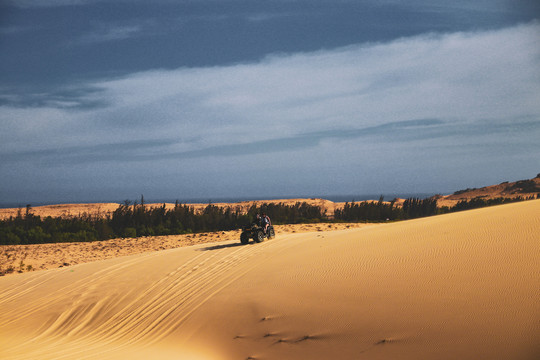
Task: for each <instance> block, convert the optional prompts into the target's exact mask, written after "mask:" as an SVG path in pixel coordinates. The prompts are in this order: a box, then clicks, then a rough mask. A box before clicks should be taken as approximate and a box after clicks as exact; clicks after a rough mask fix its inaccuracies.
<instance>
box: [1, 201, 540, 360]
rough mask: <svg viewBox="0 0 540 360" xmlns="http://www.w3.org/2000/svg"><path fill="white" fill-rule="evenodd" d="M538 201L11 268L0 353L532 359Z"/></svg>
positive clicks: (536, 326)
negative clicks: (44, 267)
mask: <svg viewBox="0 0 540 360" xmlns="http://www.w3.org/2000/svg"><path fill="white" fill-rule="evenodd" d="M539 213H540V201H539V200H536V201H529V202H522V203H514V204H508V205H503V206H497V207H491V208H484V209H478V210H472V211H466V212H460V213H454V214H447V215H443V216H438V217H430V218H423V219H416V220H411V221H406V222H400V223H392V224H384V225H378V226H366V227H363V228H359V229H349V230H341V231H334V232H318V231H317V232H308V233H289V234H284V235H282V236H278V237H277V238H276V239H273V240H270V241H266V242H263V243H261V244H250V245H246V246H241V245H239V244H238V242H237V241H226V242H220V243H211V244H199V245H194V246H189V247H183V248H177V249H170V250H165V251H160V252H151V253H144V254H137V255H132V256H125V257H120V258H114V259H108V260H103V261H97V262H91V263H86V264H80V265H76V266H71V267H67V268H60V269H53V270H48V271H40V272H33V273H26V274H21V275H16V276H7V277H3V278H0V306H1V308H2V312H0V358H2V359H119V358H134V359H147V358H160V359H179V358H181V359H199V360H200V359H217V360H220V359H534V358H537V357H536V355H539V354H540V347H539V344H540V335H539V334H540V322H539V319H540V306H539V300H538V299H539V298H540V288H539V286H538V284H539V283H540V281H539V280H540V264H539V262H538V259H539V258H540V243H539V242H538V235H539V234H540V217H538V215H537V214H539Z"/></svg>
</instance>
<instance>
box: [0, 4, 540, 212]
mask: <svg viewBox="0 0 540 360" xmlns="http://www.w3.org/2000/svg"><path fill="white" fill-rule="evenodd" d="M0 125H1V130H0V203H21V204H26V203H32V202H33V203H37V202H69V201H103V200H110V201H119V200H123V199H135V198H137V197H139V196H140V194H144V195H145V197H146V198H147V199H180V200H184V199H193V198H204V199H206V198H207V199H218V198H230V197H248V198H249V197H251V198H260V197H279V196H321V195H339V194H344V195H347V194H356V195H358V194H407V193H450V192H453V191H455V190H459V189H462V188H467V187H477V186H483V185H489V184H493V183H499V182H502V181H505V180H510V181H514V180H519V179H526V178H531V177H534V176H535V175H536V174H537V173H539V172H540V3H539V2H538V1H536V0H475V1H469V0H455V1H447V0H444V1H443V0H409V1H398V0H356V1H353V0H264V1H263V0H261V1H258V0H249V1H246V0H242V1H241V0H178V1H172V0H154V1H143V0H140V1H138V0H107V1H105V0H102V1H100V0H3V1H1V2H0Z"/></svg>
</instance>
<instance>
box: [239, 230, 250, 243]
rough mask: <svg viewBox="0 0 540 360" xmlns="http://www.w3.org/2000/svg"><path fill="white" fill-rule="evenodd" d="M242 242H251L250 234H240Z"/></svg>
mask: <svg viewBox="0 0 540 360" xmlns="http://www.w3.org/2000/svg"><path fill="white" fill-rule="evenodd" d="M240 242H241V243H242V244H244V245H246V244H247V243H249V236H248V234H246V233H242V234H241V235H240Z"/></svg>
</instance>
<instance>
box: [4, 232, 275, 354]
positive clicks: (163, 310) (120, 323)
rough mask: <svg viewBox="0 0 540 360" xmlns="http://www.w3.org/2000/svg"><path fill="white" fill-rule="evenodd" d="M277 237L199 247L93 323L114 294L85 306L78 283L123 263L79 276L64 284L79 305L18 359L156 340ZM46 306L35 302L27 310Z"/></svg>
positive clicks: (246, 269)
mask: <svg viewBox="0 0 540 360" xmlns="http://www.w3.org/2000/svg"><path fill="white" fill-rule="evenodd" d="M281 240H283V239H279V240H275V239H274V240H271V241H266V242H263V243H261V244H254V245H248V246H238V248H237V249H236V248H234V247H235V246H236V245H235V244H226V245H222V246H221V245H220V246H217V247H215V249H212V250H209V249H211V248H212V247H206V248H203V247H201V249H200V250H201V253H200V254H197V255H196V256H194V257H193V258H191V259H190V260H188V261H187V262H185V263H183V264H182V265H180V266H179V267H177V268H176V269H174V270H173V271H171V272H169V273H168V274H166V275H165V276H164V277H162V278H159V279H158V280H156V281H155V282H154V283H152V284H150V286H148V287H147V288H144V289H141V292H140V295H138V296H137V297H136V298H134V299H132V300H131V301H126V302H125V304H124V305H122V308H121V309H119V310H118V311H116V312H115V313H114V314H111V315H110V316H109V317H108V318H106V319H105V320H104V321H101V322H99V323H97V324H95V323H94V320H95V319H96V318H97V317H99V316H102V315H103V312H104V310H103V308H104V307H105V304H106V303H107V302H110V301H114V299H100V300H99V301H97V302H95V303H93V304H91V305H85V306H82V305H80V304H81V302H83V300H84V298H85V295H89V292H85V291H84V288H85V287H86V286H87V285H84V286H82V284H81V283H82V282H84V280H86V281H91V282H93V283H99V282H100V281H103V280H104V279H105V278H109V277H110V278H111V279H113V278H114V277H116V276H119V275H118V274H117V272H118V271H121V270H122V269H123V268H124V266H123V264H124V263H122V264H118V265H116V266H115V267H116V268H117V269H116V270H117V271H115V274H109V273H107V274H105V275H103V276H100V275H98V276H97V277H95V278H93V277H90V276H89V277H90V279H88V277H87V278H85V279H81V280H79V281H78V283H79V284H77V285H76V286H74V287H73V288H70V289H68V290H69V291H68V293H70V294H77V293H79V294H82V295H81V301H80V302H79V304H74V305H72V306H70V307H69V308H68V309H66V310H65V311H64V312H63V313H62V314H60V316H59V317H58V318H57V320H56V321H55V322H54V323H53V324H51V325H50V326H49V327H48V328H47V329H45V330H44V331H43V332H42V333H41V334H39V335H38V336H36V337H35V338H34V339H33V340H32V342H34V343H36V344H38V343H39V348H37V349H35V350H34V351H32V352H31V353H30V354H29V353H28V352H27V353H25V355H24V358H28V357H29V356H30V357H36V358H55V359H66V358H73V357H76V358H80V359H84V358H95V357H96V356H97V355H98V354H101V355H100V357H101V356H105V355H106V354H107V353H109V352H111V351H117V350H122V349H123V348H125V347H129V346H133V345H149V344H151V343H154V342H157V341H159V340H161V339H163V338H165V337H166V336H167V335H168V334H170V333H171V332H172V331H174V330H175V329H177V328H179V327H181V325H182V323H183V322H184V321H185V320H186V319H187V318H188V317H189V316H190V315H191V314H192V313H193V312H194V311H196V310H197V309H198V308H199V307H201V306H202V305H203V304H204V303H205V302H207V301H208V300H209V299H211V298H212V297H213V296H214V295H215V294H217V293H218V292H220V291H221V290H222V289H223V288H225V287H226V286H228V285H229V284H230V283H232V282H234V281H235V280H236V279H238V278H239V277H241V276H242V275H244V274H245V273H247V272H249V271H251V270H252V268H253V267H255V266H257V264H258V262H252V263H250V264H246V262H245V261H246V260H248V259H250V258H252V257H254V256H257V255H258V254H260V253H262V252H264V250H265V249H266V248H268V247H272V246H276V245H278V244H280V243H281V244H284V243H282V241H281ZM156 254H159V253H156ZM156 256H157V255H156ZM146 259H147V257H144V258H141V259H137V260H133V261H129V265H128V264H126V265H125V266H131V265H135V264H136V263H138V262H139V261H141V262H142V261H145V260H146ZM108 271H110V270H108ZM103 272H107V271H106V270H105V269H104V270H102V271H100V273H101V274H103ZM108 274H109V275H108ZM62 298H63V297H61V296H58V297H56V298H55V299H54V301H61V300H62ZM52 302H53V301H49V302H48V304H50V303H52ZM46 306H47V305H44V306H42V307H39V308H38V307H35V308H33V309H32V311H37V310H38V309H43V308H46ZM20 346H25V344H20ZM18 348H19V346H17V347H15V348H12V349H11V350H17V349H18ZM21 358H22V357H21ZM12 359H18V357H13V358H12Z"/></svg>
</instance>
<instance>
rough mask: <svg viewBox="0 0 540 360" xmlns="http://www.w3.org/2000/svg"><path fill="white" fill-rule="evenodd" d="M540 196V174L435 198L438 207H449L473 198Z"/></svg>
mask: <svg viewBox="0 0 540 360" xmlns="http://www.w3.org/2000/svg"><path fill="white" fill-rule="evenodd" d="M539 195H540V174H538V175H537V176H536V177H535V178H533V179H529V180H518V181H515V182H508V181H505V182H502V183H500V184H498V185H490V186H484V187H481V188H472V189H471V188H469V189H465V190H459V191H456V192H455V193H453V194H451V195H446V196H440V195H439V196H437V197H436V198H437V200H438V205H439V206H445V205H446V206H451V205H453V204H455V203H456V202H458V201H461V200H470V199H474V198H483V199H494V198H501V197H502V198H517V197H523V198H527V197H530V196H535V197H536V196H539Z"/></svg>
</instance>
